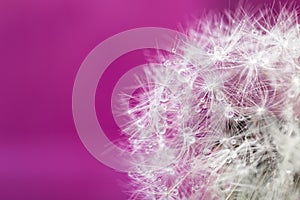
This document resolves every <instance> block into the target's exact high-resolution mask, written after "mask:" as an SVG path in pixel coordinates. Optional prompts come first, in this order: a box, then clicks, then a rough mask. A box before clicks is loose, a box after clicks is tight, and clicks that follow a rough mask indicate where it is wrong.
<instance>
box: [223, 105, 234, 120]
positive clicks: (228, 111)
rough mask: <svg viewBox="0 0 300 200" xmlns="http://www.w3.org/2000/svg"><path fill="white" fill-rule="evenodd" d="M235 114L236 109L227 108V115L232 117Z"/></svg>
mask: <svg viewBox="0 0 300 200" xmlns="http://www.w3.org/2000/svg"><path fill="white" fill-rule="evenodd" d="M233 116H234V110H233V109H232V108H231V107H227V108H226V109H225V117H227V118H232V117H233Z"/></svg>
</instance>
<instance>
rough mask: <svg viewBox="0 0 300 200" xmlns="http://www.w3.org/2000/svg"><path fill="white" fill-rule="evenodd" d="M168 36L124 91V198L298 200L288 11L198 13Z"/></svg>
mask: <svg viewBox="0 0 300 200" xmlns="http://www.w3.org/2000/svg"><path fill="white" fill-rule="evenodd" d="M174 42H175V41H174ZM176 42H177V43H178V45H177V46H176V49H174V52H176V53H175V54H174V55H165V56H160V57H159V63H157V64H151V67H149V68H147V69H145V78H140V79H139V83H140V85H139V86H137V88H136V90H135V92H134V93H133V94H127V95H126V97H124V99H126V100H127V101H124V102H125V104H124V106H127V107H128V109H127V112H126V113H122V114H123V115H126V116H127V117H129V118H130V121H129V122H128V123H126V124H125V125H124V126H123V127H122V130H123V132H125V133H126V134H127V136H128V142H129V147H128V149H129V151H130V152H131V153H132V154H134V155H135V156H134V160H132V161H131V162H132V164H133V166H134V167H133V168H132V169H131V171H130V172H129V173H128V175H129V177H130V178H131V184H132V185H131V186H132V188H133V189H132V195H131V199H153V200H154V199H160V200H179V199H182V200H200V199H203V200H223V199H224V200H246V199H249V200H250V199H251V200H271V199H276V200H294V199H295V200H298V199H299V198H300V153H299V152H300V121H299V119H300V24H299V22H298V12H297V10H296V9H290V8H287V7H284V8H282V9H281V10H280V12H275V11H273V10H271V9H262V10H259V11H258V12H256V13H255V14H249V13H248V12H245V11H244V10H242V9H240V10H238V11H235V12H226V13H224V15H218V16H212V17H207V18H206V20H201V22H199V23H197V26H194V27H193V28H190V29H189V30H187V31H186V40H184V41H179V42H178V41H176ZM128 102H129V103H128Z"/></svg>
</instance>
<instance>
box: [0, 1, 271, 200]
mask: <svg viewBox="0 0 300 200" xmlns="http://www.w3.org/2000/svg"><path fill="white" fill-rule="evenodd" d="M245 2H247V1H245ZM249 2H250V1H249ZM265 2H273V1H268V0H253V1H251V5H254V6H258V7H259V6H261V5H263V4H264V3H265ZM237 5H238V1H236V0H209V1H208V0H85V1H83V0H82V1H76V0H72V1H71V0H24V1H22V0H18V1H17V0H0V61H1V63H0V76H1V78H0V95H1V96H0V199H1V200H19V199H20V200H40V199H43V200H56V199H57V200H125V199H127V198H128V195H127V194H126V190H127V189H126V187H125V186H124V185H126V184H127V183H128V179H127V177H126V174H123V173H118V172H115V171H114V170H112V169H109V168H108V167H106V166H104V165H102V164H101V163H100V162H99V161H97V160H96V159H94V158H93V157H92V156H91V155H90V154H89V153H88V151H87V150H86V149H85V147H84V146H83V145H82V143H81V141H80V139H79V137H78V135H77V132H76V129H75V126H74V123H73V117H72V88H73V82H74V80H75V76H76V73H77V71H78V69H79V67H80V65H81V63H82V61H83V60H84V58H85V57H86V56H87V55H88V53H89V52H90V51H91V50H92V49H93V48H94V47H95V46H97V45H98V44H99V43H100V42H102V41H103V40H105V39H107V38H108V37H110V36H112V35H114V34H117V33H120V32H122V31H125V30H128V29H132V28H137V27H147V26H155V27H165V28H170V29H175V30H177V29H178V28H179V27H180V24H188V22H189V20H191V19H192V18H193V17H197V16H200V15H201V13H203V11H211V12H218V11H220V10H224V9H233V8H235V7H236V6H237ZM137 60H140V61H142V60H143V54H142V53H139V52H135V53H133V54H131V55H128V57H127V58H126V55H124V56H122V57H120V59H119V60H116V62H114V63H113V64H112V66H110V68H111V71H113V70H116V69H117V68H118V66H123V65H124V66H125V65H126V66H127V68H128V67H130V66H136V65H137V64H141V63H139V62H137ZM111 74H113V73H111ZM112 76H113V75H112ZM105 80H106V81H107V80H110V79H109V77H108V78H107V77H106V79H103V80H102V82H101V80H100V83H99V87H102V88H100V89H99V90H101V94H105V96H106V97H105V98H106V99H101V98H100V97H98V94H97V98H96V100H97V105H99V106H96V107H97V112H101V108H103V109H104V108H105V107H106V106H105V105H106V104H109V100H110V96H111V92H112V91H110V88H109V87H108V88H105V87H104V86H103V85H105V84H104V82H105ZM103 81H104V82H103ZM111 81H116V80H113V78H112V79H111ZM112 83H113V82H112ZM101 84H102V86H101ZM111 85H113V84H111ZM108 108H109V107H108ZM107 112H109V110H108V111H107ZM102 116H103V115H102ZM100 120H101V119H100ZM106 120H108V121H106V122H105V124H106V126H107V128H106V134H108V136H109V137H110V138H114V139H115V138H117V137H118V135H116V131H109V130H112V129H113V128H115V127H114V125H113V124H114V123H113V122H111V123H110V122H109V120H113V119H112V118H111V117H110V118H107V119H106ZM110 124H112V126H111V127H110ZM109 127H110V128H109ZM110 134H111V135H110Z"/></svg>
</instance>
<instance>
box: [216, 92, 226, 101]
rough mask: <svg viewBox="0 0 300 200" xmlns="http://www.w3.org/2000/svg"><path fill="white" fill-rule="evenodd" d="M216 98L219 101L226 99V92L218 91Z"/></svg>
mask: <svg viewBox="0 0 300 200" xmlns="http://www.w3.org/2000/svg"><path fill="white" fill-rule="evenodd" d="M216 98H217V100H218V101H222V100H223V99H224V94H223V93H217V95H216Z"/></svg>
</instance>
